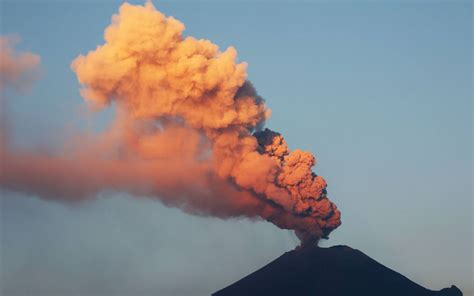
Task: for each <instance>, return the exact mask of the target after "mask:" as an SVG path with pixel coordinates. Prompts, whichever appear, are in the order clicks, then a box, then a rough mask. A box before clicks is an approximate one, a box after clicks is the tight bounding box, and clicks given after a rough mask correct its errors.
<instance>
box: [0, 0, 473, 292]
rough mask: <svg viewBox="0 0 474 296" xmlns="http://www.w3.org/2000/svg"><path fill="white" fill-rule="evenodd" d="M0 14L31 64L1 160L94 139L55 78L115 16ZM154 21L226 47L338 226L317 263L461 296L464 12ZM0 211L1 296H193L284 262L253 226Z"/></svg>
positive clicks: (35, 6)
mask: <svg viewBox="0 0 474 296" xmlns="http://www.w3.org/2000/svg"><path fill="white" fill-rule="evenodd" d="M132 2H133V3H141V2H140V1H132ZM0 5H1V6H0V9H1V33H2V34H6V33H15V34H18V35H19V36H20V37H21V38H22V42H21V43H20V44H19V45H18V48H19V49H22V50H28V51H32V52H35V53H37V54H39V55H40V56H41V59H42V63H41V64H42V66H41V67H42V68H41V71H42V75H41V79H40V80H38V81H37V82H36V83H35V85H34V87H33V89H32V90H31V92H30V93H27V94H9V102H8V116H9V120H10V125H11V126H12V128H13V134H14V137H15V141H16V143H17V144H18V145H21V146H25V147H32V146H36V147H41V146H43V145H54V144H51V143H56V142H60V140H61V135H63V134H64V133H65V132H66V131H67V130H68V128H69V127H70V126H79V127H86V126H88V125H92V126H94V127H97V126H99V127H100V126H101V125H103V123H104V122H106V120H107V118H109V117H110V111H105V112H101V113H99V114H97V116H96V117H94V118H89V119H87V120H85V119H84V118H83V117H82V114H83V113H82V112H81V111H80V110H81V108H84V103H83V101H82V99H81V97H80V95H79V85H78V83H77V81H76V77H75V75H74V73H73V72H72V71H71V70H70V67H69V65H70V63H71V61H72V59H73V58H75V57H76V56H77V55H79V54H84V53H86V52H87V51H89V50H93V49H95V48H96V46H97V45H99V44H102V43H103V39H102V33H103V30H104V28H105V27H106V26H107V25H108V24H109V23H110V18H111V16H112V14H114V13H116V12H117V10H118V7H119V5H120V2H118V1H100V2H98V3H95V2H93V1H77V2H72V1H5V0H2V1H1V2H0ZM155 6H156V7H157V9H159V10H160V11H162V12H164V13H165V14H167V15H172V16H174V17H176V18H177V19H179V20H180V21H182V22H183V23H184V24H185V25H186V31H185V34H186V35H191V36H194V37H197V38H205V39H210V40H211V41H213V42H214V43H216V44H218V45H219V46H220V47H221V48H222V49H224V48H226V47H228V46H234V47H236V49H237V51H238V54H239V59H240V60H241V61H246V62H248V64H249V67H248V71H249V79H250V80H251V81H252V82H253V84H254V85H255V87H256V88H257V90H258V92H259V94H260V95H261V96H263V97H264V98H265V99H266V101H267V105H268V106H269V107H270V108H271V109H272V110H273V115H272V117H271V119H270V120H269V121H268V122H267V126H268V127H270V128H272V129H274V130H277V131H279V132H281V133H282V134H283V135H284V136H285V138H286V139H287V141H288V143H289V145H290V148H293V149H294V148H302V149H305V150H311V151H312V152H313V153H314V154H315V155H316V158H317V159H318V164H317V166H316V172H317V173H319V174H321V175H322V176H324V177H325V179H326V180H327V182H328V184H329V187H328V192H329V195H330V197H331V200H333V201H334V202H335V203H336V204H337V205H338V207H339V209H340V210H341V212H342V221H343V225H342V226H341V227H340V228H339V229H337V230H335V231H334V232H333V233H332V235H331V238H330V240H328V241H325V242H323V245H324V246H329V245H335V244H346V245H350V246H352V247H354V248H358V249H360V250H362V251H363V252H365V253H367V254H368V255H370V256H371V257H373V258H374V259H376V260H378V261H379V262H381V263H383V264H385V265H387V266H389V267H391V268H393V269H395V270H397V271H399V272H401V273H402V274H404V275H406V276H408V277H409V278H410V279H412V280H414V281H416V282H418V283H420V284H422V285H424V286H426V287H428V288H432V289H440V288H442V287H446V286H449V285H451V284H455V285H457V286H458V287H460V288H461V289H462V290H463V291H464V292H465V295H470V293H473V287H472V265H473V257H472V244H473V232H472V231H473V229H472V227H473V220H472V211H473V206H472V165H473V162H472V5H471V3H470V2H456V1H451V2H448V1H446V2H430V3H428V2H416V3H406V2H398V1H387V2H383V1H380V2H353V1H346V2H337V3H334V2H314V3H313V2H301V3H286V2H280V3H270V2H258V3H249V2H230V3H218V2H164V3H162V2H155ZM1 194H2V199H1V202H2V215H1V221H2V224H1V227H2V228H1V230H2V269H1V275H2V285H3V287H4V289H5V291H6V295H28V294H31V293H34V294H35V295H50V294H51V293H52V292H55V293H56V294H58V295H140V294H142V295H152V294H153V295H157V294H158V295H200V294H202V295H207V294H209V293H210V292H213V291H215V290H218V289H219V288H222V287H224V286H226V285H227V284H229V283H231V282H233V281H235V280H237V279H239V278H240V277H242V276H244V275H246V274H248V273H249V272H251V271H254V270H255V269H256V268H258V267H260V266H262V265H264V264H265V263H267V262H269V261H271V260H273V259H274V258H276V257H278V256H279V255H281V254H282V253H283V252H284V251H287V250H290V249H292V248H293V247H294V246H295V245H296V244H297V239H296V238H295V237H294V235H293V234H291V233H290V232H288V231H282V230H279V229H277V228H276V227H274V226H272V225H270V224H268V223H264V222H250V221H245V220H230V221H222V220H219V219H212V218H211V219H209V218H198V217H191V216H188V215H186V214H184V213H181V212H180V211H179V210H176V209H170V208H166V207H164V206H162V205H160V204H159V203H158V202H156V201H150V200H144V199H137V198H134V197H129V196H125V195H121V194H117V196H113V197H107V196H105V195H103V196H101V197H99V199H98V200H97V201H91V202H86V203H84V204H82V205H79V206H76V207H72V206H69V205H64V204H58V203H52V202H45V201H42V200H39V199H37V198H35V197H30V196H24V195H20V194H16V193H11V192H5V191H3V192H1ZM229 266H230V268H229ZM183 283H186V284H183ZM137 293H138V294H137Z"/></svg>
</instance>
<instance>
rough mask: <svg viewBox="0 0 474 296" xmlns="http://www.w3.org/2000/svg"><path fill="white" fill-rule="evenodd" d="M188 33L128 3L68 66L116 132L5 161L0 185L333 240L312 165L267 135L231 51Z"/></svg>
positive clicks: (261, 109) (333, 210) (261, 108)
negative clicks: (243, 220) (111, 108)
mask: <svg viewBox="0 0 474 296" xmlns="http://www.w3.org/2000/svg"><path fill="white" fill-rule="evenodd" d="M183 30H184V25H183V24H182V23H181V22H179V21H178V20H176V19H174V18H173V17H166V16H165V15H163V14H162V13H160V12H159V11H157V10H156V9H155V7H154V6H153V4H151V2H147V3H146V4H145V5H144V6H139V5H138V6H134V5H130V4H127V3H125V4H123V5H122V6H121V7H120V11H119V13H118V14H117V15H114V16H113V18H112V24H111V25H110V26H109V27H108V28H107V29H106V30H105V34H104V37H105V43H104V44H103V45H100V46H99V47H97V49H95V50H93V51H90V52H89V53H87V54H86V55H81V56H79V57H77V58H76V59H75V60H74V61H73V62H72V64H71V68H72V70H73V71H74V72H75V73H76V75H77V78H78V80H79V82H80V83H81V85H82V89H81V94H82V96H83V97H84V99H85V100H86V101H87V102H88V103H89V104H90V105H91V106H92V107H93V108H103V107H106V106H108V105H110V104H111V103H115V104H116V106H117V108H118V110H119V112H118V114H119V115H118V116H117V118H116V119H115V124H114V125H113V126H112V127H111V129H110V130H109V131H107V132H106V133H105V134H103V135H99V136H97V138H96V139H93V140H88V141H84V142H83V144H82V146H83V147H81V148H76V149H75V151H73V152H70V153H68V154H67V155H66V154H65V155H62V156H55V157H45V156H40V155H32V154H31V153H30V154H21V153H15V152H12V151H8V152H6V153H7V154H8V155H9V156H10V157H8V159H7V161H6V164H5V168H6V170H5V173H3V174H0V184H1V185H2V186H3V187H7V188H10V189H14V190H23V191H28V192H32V193H36V194H40V195H41V196H43V197H47V198H48V197H49V198H54V199H58V198H59V199H64V200H82V199H84V198H89V197H93V196H94V195H95V194H97V193H98V192H101V191H104V190H122V191H127V192H130V193H133V194H136V195H144V196H149V197H152V198H157V199H160V200H161V201H162V202H163V203H165V204H167V205H171V206H176V207H179V208H181V209H183V210H185V211H186V212H190V213H193V214H198V215H212V216H217V217H221V218H230V217H249V218H263V219H265V220H267V221H270V222H272V223H274V224H275V225H277V226H278V227H280V228H283V229H292V230H295V232H296V234H297V235H298V237H299V238H300V239H301V240H302V242H303V243H310V242H316V241H317V240H319V239H320V238H322V237H326V236H327V235H328V234H329V233H330V232H331V231H332V230H333V229H335V228H336V227H338V226H339V225H340V224H341V220H340V212H339V211H338V209H337V207H336V206H335V205H334V204H333V203H332V202H331V201H330V200H329V199H328V197H327V192H326V181H325V180H324V179H323V178H322V177H321V176H318V175H316V174H315V173H313V172H312V167H313V166H314V165H315V164H316V159H315V157H314V156H313V155H312V154H311V153H309V152H305V151H301V150H294V151H290V150H289V149H288V147H287V144H286V142H285V140H284V138H283V137H282V136H281V135H280V134H279V133H277V132H273V131H271V130H269V129H264V130H262V127H263V124H264V122H265V120H266V119H267V118H268V117H269V116H270V110H269V109H268V108H267V107H266V106H265V102H264V100H263V99H262V98H261V97H260V96H258V95H257V93H256V91H255V89H254V87H253V86H252V85H251V83H250V82H249V81H248V80H247V73H246V67H247V65H246V64H245V63H237V62H236V57H237V53H236V50H235V49H234V48H232V47H230V48H228V49H226V50H225V51H220V50H219V48H218V47H217V46H216V45H215V44H213V43H212V42H210V41H208V40H198V39H195V38H193V37H184V36H183ZM40 175H41V178H38V177H37V176H40Z"/></svg>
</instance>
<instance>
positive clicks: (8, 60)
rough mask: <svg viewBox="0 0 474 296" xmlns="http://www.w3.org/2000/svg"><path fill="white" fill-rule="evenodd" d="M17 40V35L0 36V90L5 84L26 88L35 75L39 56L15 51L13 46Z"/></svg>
mask: <svg viewBox="0 0 474 296" xmlns="http://www.w3.org/2000/svg"><path fill="white" fill-rule="evenodd" d="M19 40H20V39H19V38H18V37H17V36H0V90H3V89H4V88H5V87H6V86H11V87H14V88H16V89H27V88H29V87H30V85H31V83H32V82H33V81H34V80H35V79H36V77H37V74H38V72H37V69H38V66H39V63H40V57H39V56H38V55H35V54H32V53H29V52H25V53H15V51H14V50H13V46H14V45H15V43H17V42H19Z"/></svg>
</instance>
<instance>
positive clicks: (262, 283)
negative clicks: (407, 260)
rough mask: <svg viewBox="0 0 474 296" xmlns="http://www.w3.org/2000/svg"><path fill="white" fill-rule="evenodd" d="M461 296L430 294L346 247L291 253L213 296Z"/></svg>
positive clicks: (443, 292)
mask: <svg viewBox="0 0 474 296" xmlns="http://www.w3.org/2000/svg"><path fill="white" fill-rule="evenodd" d="M231 295H238V296H242V295H246V296H253V295H271V296H275V295H288V296H289V295H312V296H342V295H344V296H357V295H364V296H371V295H376V296H382V295H383V296H395V295H396V296H425V295H426V296H431V295H443V296H462V293H461V291H460V290H459V289H458V288H457V287H456V286H451V288H446V289H443V290H441V291H431V290H428V289H425V288H424V287H422V286H420V285H418V284H416V283H414V282H412V281H411V280H409V279H407V278H406V277H404V276H403V275H401V274H399V273H397V272H395V271H393V270H391V269H389V268H387V267H385V266H383V265H382V264H380V263H378V262H377V261H375V260H373V259H372V258H370V257H369V256H367V255H365V254H364V253H362V252H360V251H358V250H354V249H352V248H350V247H347V246H335V247H330V248H319V247H307V248H304V249H301V250H298V251H290V252H287V253H285V254H283V255H282V256H280V257H279V258H278V259H276V260H274V261H273V262H271V263H269V264H268V265H266V266H264V267H263V268H261V269H259V270H257V271H256V272H254V273H252V274H250V275H248V276H246V277H245V278H243V279H241V280H240V281H238V282H235V283H234V284H232V285H230V286H228V287H227V288H224V289H222V290H220V291H218V292H216V293H214V294H213V296H231Z"/></svg>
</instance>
